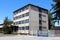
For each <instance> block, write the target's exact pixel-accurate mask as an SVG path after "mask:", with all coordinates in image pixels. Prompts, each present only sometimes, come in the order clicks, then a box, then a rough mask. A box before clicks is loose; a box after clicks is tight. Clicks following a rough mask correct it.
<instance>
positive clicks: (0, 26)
mask: <svg viewBox="0 0 60 40" xmlns="http://www.w3.org/2000/svg"><path fill="white" fill-rule="evenodd" d="M2 28H3V24H0V33H2Z"/></svg>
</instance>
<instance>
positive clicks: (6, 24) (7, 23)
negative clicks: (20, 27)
mask: <svg viewBox="0 0 60 40" xmlns="http://www.w3.org/2000/svg"><path fill="white" fill-rule="evenodd" d="M12 23H13V22H12V21H10V20H9V19H8V17H5V19H4V23H3V28H2V30H3V32H4V33H11V31H12V29H11V28H10V25H11V24H12Z"/></svg>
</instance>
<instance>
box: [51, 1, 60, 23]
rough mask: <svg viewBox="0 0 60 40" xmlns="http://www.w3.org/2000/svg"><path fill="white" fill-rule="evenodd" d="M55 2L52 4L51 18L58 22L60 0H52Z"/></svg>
mask: <svg viewBox="0 0 60 40" xmlns="http://www.w3.org/2000/svg"><path fill="white" fill-rule="evenodd" d="M53 1H54V2H55V4H53V5H52V9H53V12H52V14H53V15H55V16H54V18H53V19H55V20H56V21H57V22H58V24H59V20H60V0H53Z"/></svg>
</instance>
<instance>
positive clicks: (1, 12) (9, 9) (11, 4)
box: [0, 0, 54, 23]
mask: <svg viewBox="0 0 60 40" xmlns="http://www.w3.org/2000/svg"><path fill="white" fill-rule="evenodd" d="M27 4H34V5H37V6H40V7H42V8H45V9H48V10H50V9H51V8H52V6H51V4H54V2H53V1H52V0H0V23H3V20H4V18H5V17H6V16H8V18H9V19H11V20H13V11H15V10H16V9H19V8H21V7H23V6H25V5H27Z"/></svg>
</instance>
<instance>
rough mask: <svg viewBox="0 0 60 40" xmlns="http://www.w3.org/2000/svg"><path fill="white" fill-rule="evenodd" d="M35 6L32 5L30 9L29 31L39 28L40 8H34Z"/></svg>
mask: <svg viewBox="0 0 60 40" xmlns="http://www.w3.org/2000/svg"><path fill="white" fill-rule="evenodd" d="M32 8H33V7H31V6H30V10H29V20H30V22H29V31H30V33H31V31H35V30H39V12H38V8H35V10H37V11H35V10H32Z"/></svg>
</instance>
